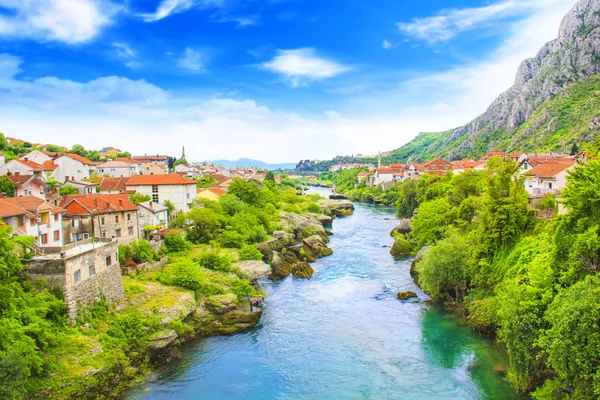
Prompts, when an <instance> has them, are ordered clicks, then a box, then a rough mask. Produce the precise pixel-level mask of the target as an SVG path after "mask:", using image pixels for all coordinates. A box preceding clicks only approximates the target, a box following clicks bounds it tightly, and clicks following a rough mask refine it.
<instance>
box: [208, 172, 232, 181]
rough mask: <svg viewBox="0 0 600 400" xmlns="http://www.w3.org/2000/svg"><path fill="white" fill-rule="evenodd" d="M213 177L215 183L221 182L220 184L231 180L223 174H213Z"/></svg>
mask: <svg viewBox="0 0 600 400" xmlns="http://www.w3.org/2000/svg"><path fill="white" fill-rule="evenodd" d="M211 176H212V178H213V179H214V180H215V181H217V182H219V183H223V182H225V181H227V180H228V179H229V178H228V177H226V176H225V175H223V174H213V175H211Z"/></svg>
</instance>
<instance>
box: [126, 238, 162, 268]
mask: <svg viewBox="0 0 600 400" xmlns="http://www.w3.org/2000/svg"><path fill="white" fill-rule="evenodd" d="M131 252H132V258H133V261H135V262H136V263H146V262H151V261H154V260H156V259H157V258H158V257H157V254H156V252H155V251H154V250H153V249H152V245H151V244H150V242H149V241H147V240H144V239H140V240H134V241H133V242H131Z"/></svg>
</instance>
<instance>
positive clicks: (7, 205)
mask: <svg viewBox="0 0 600 400" xmlns="http://www.w3.org/2000/svg"><path fill="white" fill-rule="evenodd" d="M65 211H66V210H64V209H63V208H60V207H56V206H53V205H52V204H50V203H47V202H46V201H44V200H42V199H40V198H39V197H35V196H22V197H12V198H2V199H0V217H1V218H2V219H3V220H4V222H5V223H6V224H7V225H10V226H12V228H13V230H12V233H13V235H17V236H33V237H35V238H37V240H36V244H37V245H38V246H41V247H43V246H62V245H63V243H64V240H63V228H62V217H63V214H64V213H65Z"/></svg>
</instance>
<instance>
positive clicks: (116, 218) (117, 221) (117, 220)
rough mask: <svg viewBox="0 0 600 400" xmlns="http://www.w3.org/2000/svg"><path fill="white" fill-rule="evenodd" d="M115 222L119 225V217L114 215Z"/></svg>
mask: <svg viewBox="0 0 600 400" xmlns="http://www.w3.org/2000/svg"><path fill="white" fill-rule="evenodd" d="M115 222H116V223H117V224H118V223H119V216H118V215H115Z"/></svg>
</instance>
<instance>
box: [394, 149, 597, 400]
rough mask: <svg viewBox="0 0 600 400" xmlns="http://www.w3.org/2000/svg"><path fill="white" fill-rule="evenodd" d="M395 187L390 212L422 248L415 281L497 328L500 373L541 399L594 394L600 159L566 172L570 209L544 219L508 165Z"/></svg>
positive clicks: (494, 162)
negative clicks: (505, 357)
mask: <svg viewBox="0 0 600 400" xmlns="http://www.w3.org/2000/svg"><path fill="white" fill-rule="evenodd" d="M396 190H398V191H400V192H401V193H402V195H400V196H398V201H397V210H398V214H399V215H403V216H410V215H411V214H413V212H414V217H413V224H412V226H413V230H412V232H411V235H412V239H413V240H415V241H416V242H417V243H418V247H419V248H421V247H424V246H428V247H429V251H428V252H427V253H426V254H425V256H424V258H423V260H422V261H421V262H419V263H418V264H417V266H416V273H417V274H418V282H419V285H420V286H421V287H422V288H423V289H424V290H425V291H426V292H427V293H429V294H430V295H431V296H432V297H433V298H434V299H436V300H439V301H444V302H446V304H448V305H449V306H452V308H453V309H455V310H460V311H461V312H464V313H465V314H466V315H467V316H468V318H469V320H470V322H471V323H472V324H473V325H474V326H475V327H476V328H478V329H480V330H482V331H486V332H490V333H497V337H498V339H499V340H500V341H501V342H503V343H504V344H505V345H506V348H507V351H508V354H509V358H510V370H509V371H508V379H509V380H510V381H511V382H513V384H515V386H516V387H517V388H518V389H520V390H522V391H528V392H533V395H534V396H535V397H536V398H540V399H542V398H544V399H545V398H552V399H554V398H573V399H575V398H577V399H580V398H586V399H587V398H590V399H591V398H597V397H598V395H600V374H598V370H600V358H599V357H598V354H600V353H599V350H600V325H599V323H598V321H600V319H599V318H600V307H599V306H598V304H600V291H599V290H598V277H597V272H598V267H599V266H600V237H599V234H600V162H598V161H591V162H590V163H589V164H588V165H585V166H581V167H578V168H576V169H575V171H574V172H573V173H571V175H570V177H569V179H568V184H567V188H566V189H565V190H564V191H563V193H562V198H563V199H564V200H563V202H564V205H565V206H566V207H567V209H568V211H569V212H568V213H567V214H565V215H556V216H555V217H554V218H551V219H547V218H536V215H537V214H539V213H540V212H541V211H540V209H531V208H530V207H528V203H527V194H526V192H525V191H524V188H523V184H522V181H521V180H520V179H519V177H518V174H517V168H516V166H515V165H514V164H512V163H510V162H502V161H501V160H500V159H498V158H493V159H491V160H490V161H489V162H488V164H487V166H486V170H485V171H476V172H469V173H465V174H461V175H452V174H448V175H446V176H443V177H432V176H427V175H426V176H423V177H422V178H421V179H420V180H419V181H418V182H417V183H416V184H415V183H408V182H407V183H404V184H402V185H400V187H398V188H397V189H396ZM553 202H555V200H552V201H550V200H549V199H544V201H543V202H542V203H540V206H538V207H539V208H546V209H547V208H550V209H552V208H553V207H554V204H553ZM546 203H547V204H546ZM548 204H551V205H548ZM540 215H541V214H540Z"/></svg>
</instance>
